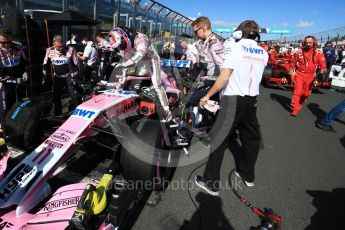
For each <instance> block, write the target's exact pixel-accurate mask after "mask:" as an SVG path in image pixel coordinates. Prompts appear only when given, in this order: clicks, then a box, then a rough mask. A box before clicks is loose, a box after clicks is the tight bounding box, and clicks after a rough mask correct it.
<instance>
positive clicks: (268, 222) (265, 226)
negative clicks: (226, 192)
mask: <svg viewBox="0 0 345 230" xmlns="http://www.w3.org/2000/svg"><path fill="white" fill-rule="evenodd" d="M234 173H235V169H233V170H232V171H231V172H230V173H229V177H228V181H229V183H230V184H232V181H231V177H232V176H233V175H234ZM235 187H236V186H231V190H232V191H233V193H234V194H235V196H236V197H237V198H238V199H239V200H240V201H241V202H242V203H243V204H244V205H246V206H247V207H248V208H250V209H251V210H252V211H253V212H254V213H255V214H256V215H257V216H258V217H259V218H260V220H261V225H259V226H258V227H257V228H255V227H254V228H250V229H259V230H277V229H280V226H281V216H279V215H278V214H276V213H274V212H273V210H272V209H271V208H265V209H264V211H262V210H261V209H260V208H257V207H255V206H253V205H252V204H251V203H250V202H249V201H247V200H246V199H245V198H244V196H242V195H240V194H239V193H238V192H237V191H236V189H235Z"/></svg>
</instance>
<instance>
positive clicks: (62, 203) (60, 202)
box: [43, 196, 80, 212]
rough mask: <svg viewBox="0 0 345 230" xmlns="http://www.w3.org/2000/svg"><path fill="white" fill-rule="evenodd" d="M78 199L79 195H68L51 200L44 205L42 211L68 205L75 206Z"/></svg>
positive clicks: (54, 209) (55, 209)
mask: <svg viewBox="0 0 345 230" xmlns="http://www.w3.org/2000/svg"><path fill="white" fill-rule="evenodd" d="M79 200H80V196H77V197H69V198H65V199H61V200H53V201H50V202H48V203H46V204H45V205H44V208H43V211H45V212H50V211H58V210H61V209H65V208H66V207H68V206H72V207H73V206H77V205H78V203H79Z"/></svg>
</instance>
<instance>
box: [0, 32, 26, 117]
mask: <svg viewBox="0 0 345 230" xmlns="http://www.w3.org/2000/svg"><path fill="white" fill-rule="evenodd" d="M0 60H1V61H0V84H2V87H4V89H2V90H1V91H2V92H3V90H4V91H5V92H4V94H5V95H4V96H5V98H2V99H3V100H5V107H6V108H3V104H1V107H2V110H3V111H2V114H1V116H2V118H3V116H4V115H5V113H6V112H7V111H8V110H9V109H10V108H11V107H12V106H13V104H14V103H15V102H16V100H18V99H21V98H22V97H23V96H25V93H24V92H25V85H23V84H22V83H25V82H26V81H27V79H28V75H27V72H26V69H27V63H26V57H25V54H24V51H23V48H22V46H21V45H20V44H18V43H16V42H13V41H12V32H11V30H10V29H8V28H0ZM2 92H1V93H2ZM1 96H3V95H1Z"/></svg>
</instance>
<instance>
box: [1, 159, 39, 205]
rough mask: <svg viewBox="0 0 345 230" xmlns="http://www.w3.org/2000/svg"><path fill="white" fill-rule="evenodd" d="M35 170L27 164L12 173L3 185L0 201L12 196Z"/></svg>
mask: <svg viewBox="0 0 345 230" xmlns="http://www.w3.org/2000/svg"><path fill="white" fill-rule="evenodd" d="M35 171H36V169H34V168H33V167H31V166H30V165H27V164H21V165H20V166H19V167H18V168H17V169H16V170H15V171H14V172H13V174H12V175H13V177H12V178H11V179H10V180H9V182H8V183H7V184H6V185H5V187H4V188H3V190H2V191H0V199H1V200H4V201H7V200H8V199H9V198H10V197H11V196H12V194H14V193H15V192H16V191H17V190H18V188H19V187H20V185H22V184H23V183H24V182H25V181H26V180H27V178H28V177H29V176H30V175H31V174H32V173H33V172H35Z"/></svg>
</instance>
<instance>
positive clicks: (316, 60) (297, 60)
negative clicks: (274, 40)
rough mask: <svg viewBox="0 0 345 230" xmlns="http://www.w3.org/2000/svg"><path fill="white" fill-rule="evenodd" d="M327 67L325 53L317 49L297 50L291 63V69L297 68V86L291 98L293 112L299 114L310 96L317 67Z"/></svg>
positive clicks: (322, 68)
mask: <svg viewBox="0 0 345 230" xmlns="http://www.w3.org/2000/svg"><path fill="white" fill-rule="evenodd" d="M318 67H319V68H320V69H321V70H324V69H326V61H325V56H324V55H323V53H322V52H321V51H319V50H317V49H309V50H304V49H302V50H299V51H297V52H296V53H295V54H294V56H293V59H292V61H291V64H290V69H295V71H296V75H295V87H294V89H293V96H292V100H291V107H292V111H293V113H295V114H297V113H298V111H299V110H301V109H302V104H303V102H304V101H305V100H306V99H307V98H308V97H309V96H310V94H311V90H312V84H313V82H314V79H315V74H316V69H317V68H318Z"/></svg>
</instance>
